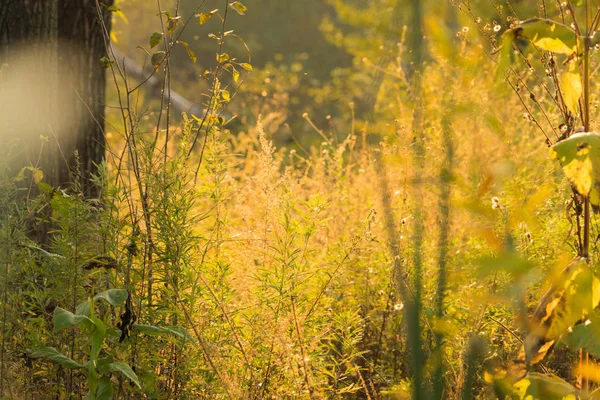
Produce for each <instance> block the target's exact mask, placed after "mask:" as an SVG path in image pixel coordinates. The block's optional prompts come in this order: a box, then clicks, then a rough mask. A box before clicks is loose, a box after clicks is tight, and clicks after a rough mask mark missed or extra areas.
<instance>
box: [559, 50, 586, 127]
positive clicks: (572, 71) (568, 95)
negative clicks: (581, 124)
mask: <svg viewBox="0 0 600 400" xmlns="http://www.w3.org/2000/svg"><path fill="white" fill-rule="evenodd" d="M571 64H572V65H574V66H576V63H574V62H571ZM560 88H561V90H562V95H563V100H564V101H565V105H566V106H567V108H568V109H569V111H571V112H572V113H573V115H577V110H578V109H579V98H580V97H581V93H582V91H583V86H582V84H581V75H580V74H579V70H578V69H577V68H569V71H568V72H564V73H563V74H562V76H561V77H560Z"/></svg>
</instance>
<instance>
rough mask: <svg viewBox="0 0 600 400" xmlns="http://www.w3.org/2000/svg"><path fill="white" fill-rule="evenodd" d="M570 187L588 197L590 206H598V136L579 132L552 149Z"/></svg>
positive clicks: (599, 176) (599, 170)
mask: <svg viewBox="0 0 600 400" xmlns="http://www.w3.org/2000/svg"><path fill="white" fill-rule="evenodd" d="M551 151H552V154H553V155H555V156H556V157H557V158H558V160H559V161H560V164H561V165H562V169H563V172H564V174H565V176H566V177H567V179H569V181H570V182H571V185H573V187H574V188H575V190H577V192H578V193H580V194H581V195H583V196H589V198H590V203H591V204H592V206H594V207H595V208H597V207H598V206H600V191H599V190H600V134H599V133H598V132H581V133H577V134H575V135H573V136H571V137H569V138H567V139H565V140H562V141H560V142H558V143H556V144H555V145H554V146H553V147H552V150H551Z"/></svg>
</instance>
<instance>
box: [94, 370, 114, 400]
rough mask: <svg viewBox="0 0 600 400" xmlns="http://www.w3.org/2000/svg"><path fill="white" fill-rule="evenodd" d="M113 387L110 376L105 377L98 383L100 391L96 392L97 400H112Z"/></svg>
mask: <svg viewBox="0 0 600 400" xmlns="http://www.w3.org/2000/svg"><path fill="white" fill-rule="evenodd" d="M112 398H113V387H112V383H111V381H110V376H103V377H102V378H100V380H99V381H98V390H96V400H112Z"/></svg>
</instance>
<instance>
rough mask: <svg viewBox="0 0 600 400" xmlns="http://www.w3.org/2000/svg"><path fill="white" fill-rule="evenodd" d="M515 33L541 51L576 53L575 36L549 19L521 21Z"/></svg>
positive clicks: (567, 28) (576, 40)
mask: <svg viewBox="0 0 600 400" xmlns="http://www.w3.org/2000/svg"><path fill="white" fill-rule="evenodd" d="M515 31H516V35H517V36H522V37H525V38H526V39H528V40H529V41H531V42H532V43H533V44H534V45H535V46H536V47H539V48H540V49H542V50H546V51H551V52H553V53H560V54H567V55H571V54H573V53H574V52H576V51H577V43H578V39H577V34H576V33H575V32H574V31H573V30H572V29H571V28H569V27H567V26H566V25H563V24H559V23H558V22H554V21H552V20H549V19H543V18H533V19H529V20H527V21H523V22H522V23H521V24H520V25H519V26H518V27H517V28H515Z"/></svg>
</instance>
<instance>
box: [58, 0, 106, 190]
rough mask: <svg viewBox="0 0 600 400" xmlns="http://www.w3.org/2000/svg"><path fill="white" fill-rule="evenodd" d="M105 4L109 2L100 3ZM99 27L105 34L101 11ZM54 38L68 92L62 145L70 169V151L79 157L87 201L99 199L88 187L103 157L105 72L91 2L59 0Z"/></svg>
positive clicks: (102, 47) (65, 174)
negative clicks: (67, 115)
mask: <svg viewBox="0 0 600 400" xmlns="http://www.w3.org/2000/svg"><path fill="white" fill-rule="evenodd" d="M103 3H104V4H105V5H106V6H110V5H112V3H113V0H108V1H106V0H104V1H103ZM102 11H103V19H104V21H103V23H104V26H106V28H107V30H108V32H110V26H111V24H110V22H111V13H110V12H107V11H106V10H105V9H104V8H103V9H102ZM58 21H59V24H58V38H59V43H61V46H62V47H63V48H62V49H61V50H60V52H59V55H58V63H59V69H61V70H64V73H65V76H64V77H62V78H61V79H60V82H61V84H63V85H68V86H67V87H68V88H69V90H65V91H62V92H61V95H62V98H61V101H60V104H63V105H65V106H66V107H68V108H69V109H70V114H71V116H72V118H69V123H68V125H67V126H65V131H64V134H65V138H66V140H65V142H64V146H65V147H66V146H68V147H66V148H67V150H68V154H69V159H68V161H69V165H70V167H71V168H72V169H74V168H75V167H76V160H75V157H74V152H75V150H77V152H78V154H79V163H80V164H79V168H80V170H79V171H80V173H81V174H80V176H79V179H80V183H81V185H82V188H83V190H84V193H85V194H86V196H87V197H98V195H99V192H98V189H99V188H98V187H96V186H95V185H94V184H92V183H91V181H90V179H91V177H92V174H96V173H97V172H98V168H97V166H96V165H97V164H99V163H100V162H102V160H103V159H104V156H105V151H106V148H105V144H106V142H105V136H104V106H105V98H106V70H105V69H104V68H102V67H101V65H100V58H102V57H103V56H105V55H106V49H105V45H104V30H103V27H102V24H101V22H100V20H99V18H98V12H97V9H96V1H95V0H62V1H61V4H60V6H59V10H58ZM61 173H62V175H61V176H60V177H59V179H60V181H61V182H68V180H69V175H68V171H64V170H63V171H61Z"/></svg>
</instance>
